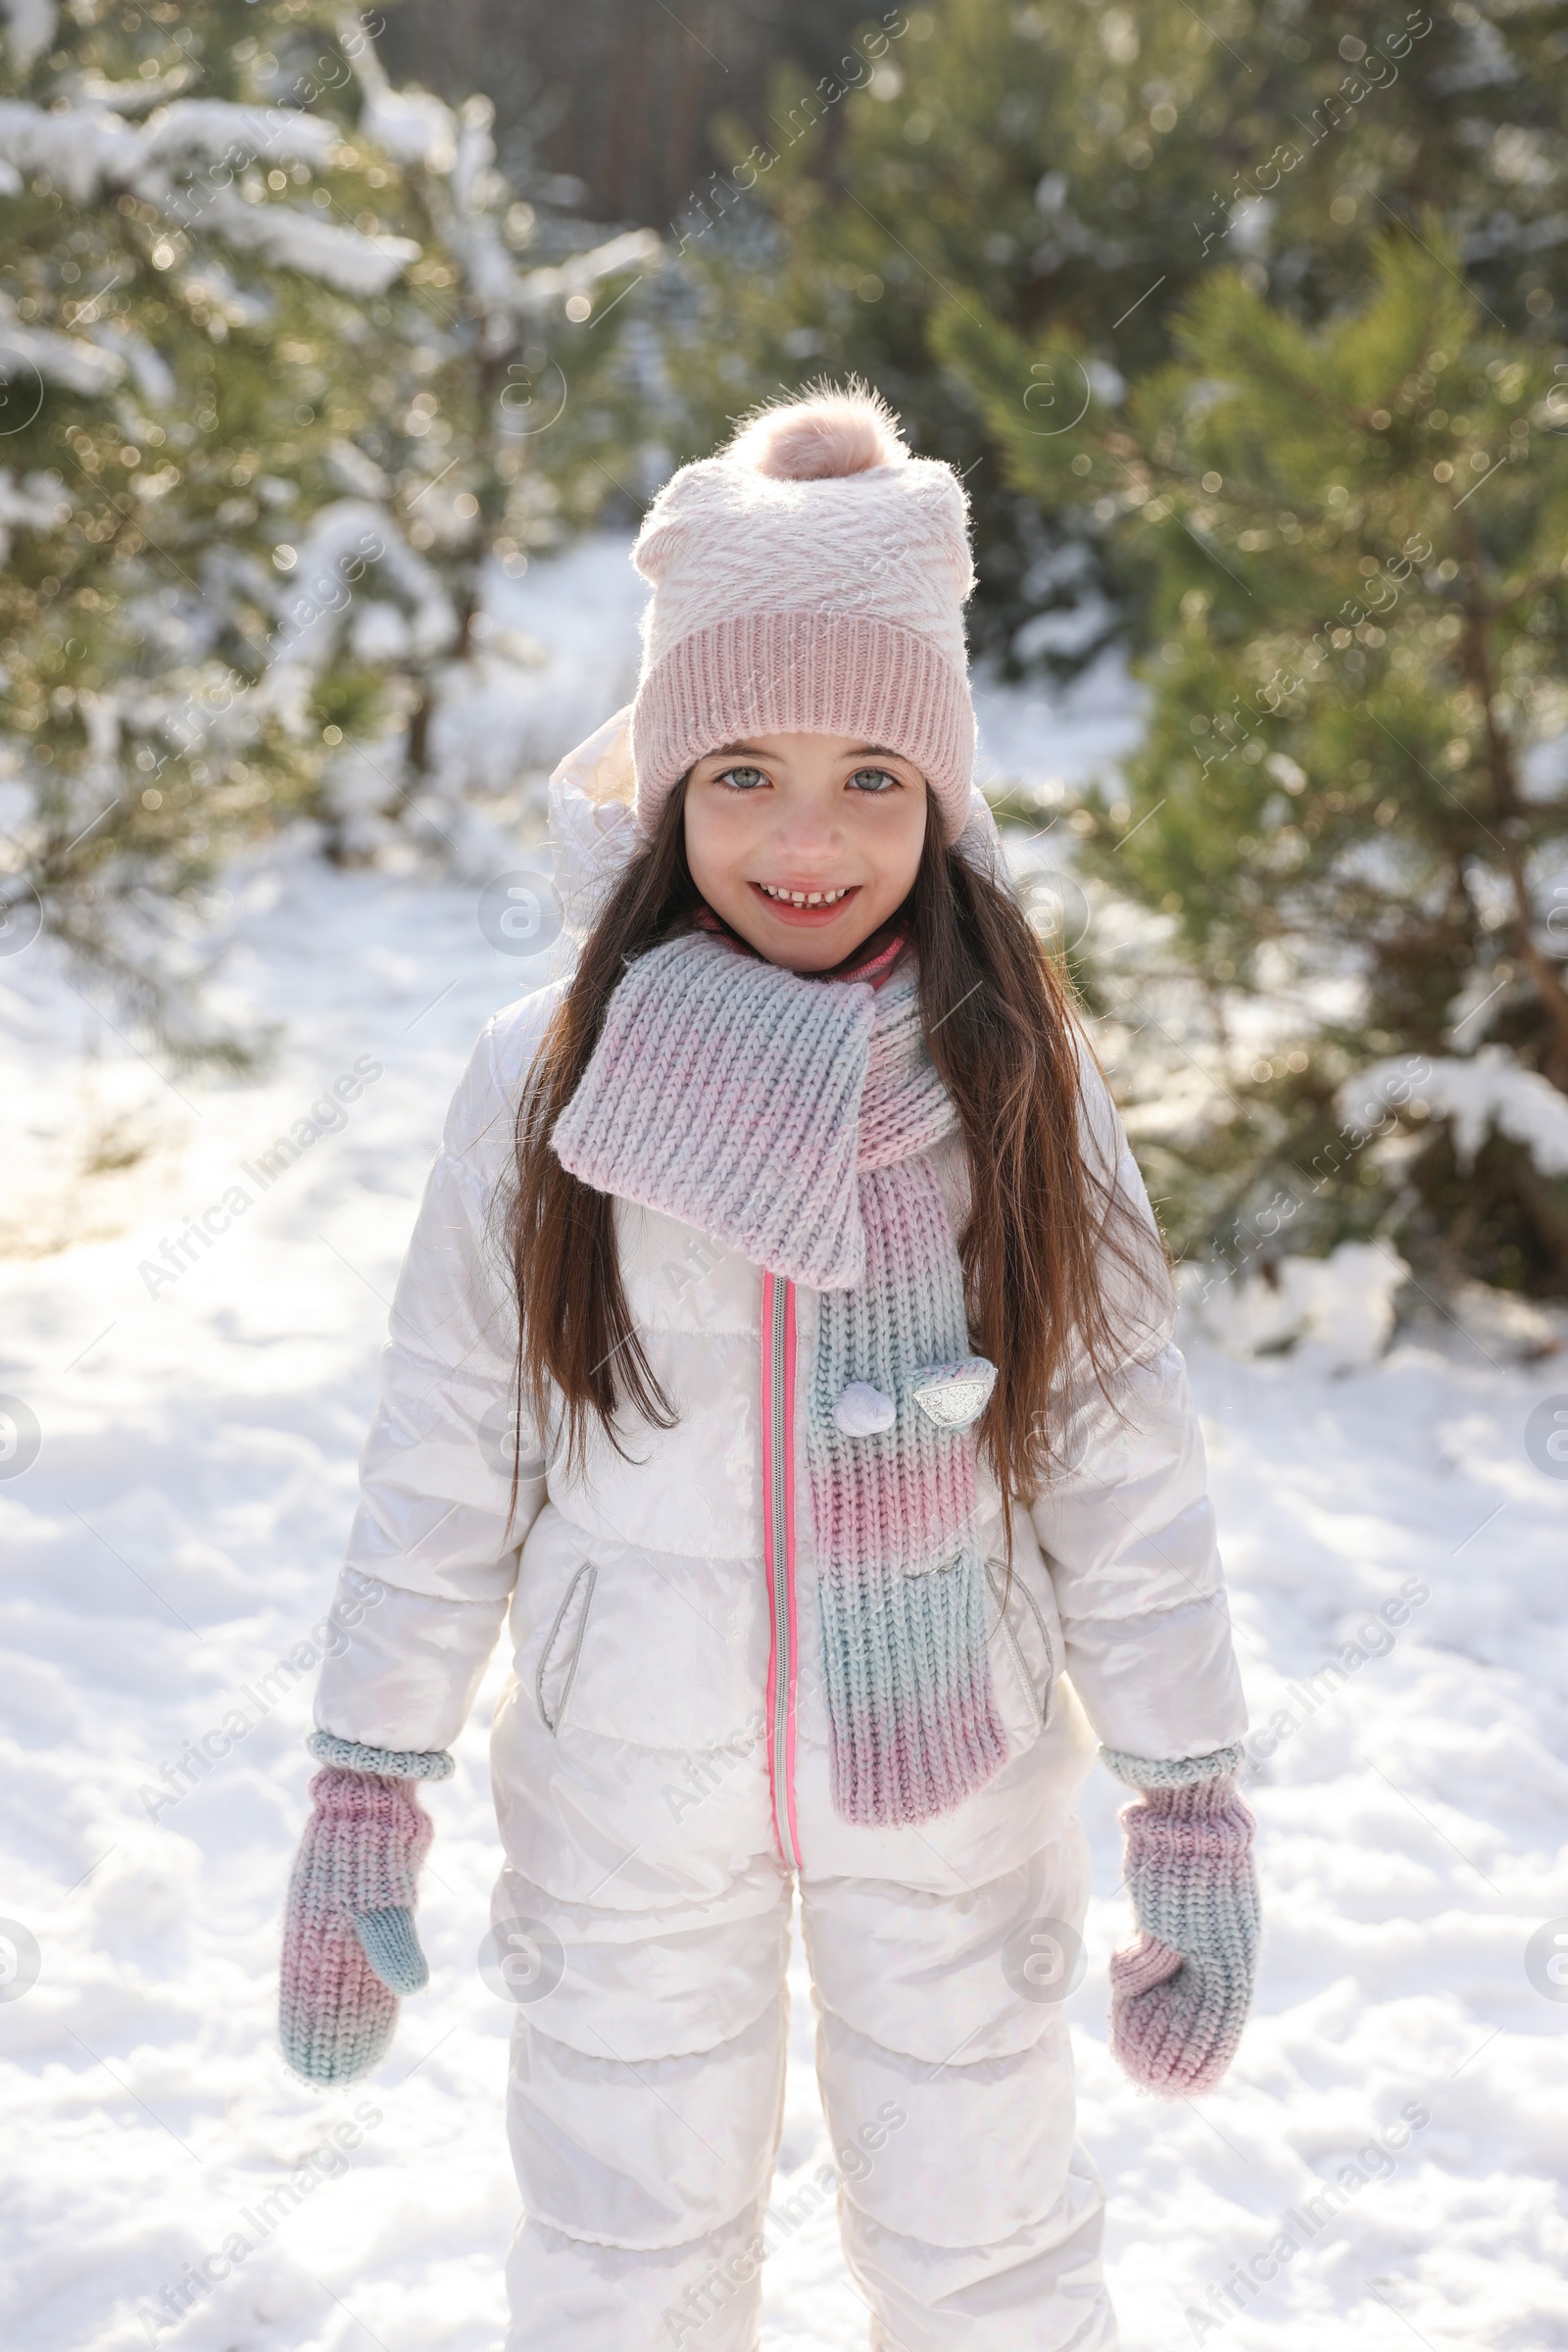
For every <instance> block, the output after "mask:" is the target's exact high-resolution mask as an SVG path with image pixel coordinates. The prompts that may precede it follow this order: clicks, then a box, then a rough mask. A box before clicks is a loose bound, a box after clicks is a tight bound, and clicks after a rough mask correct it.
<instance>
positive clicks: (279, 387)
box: [0, 0, 651, 1042]
mask: <svg viewBox="0 0 1568 2352" xmlns="http://www.w3.org/2000/svg"><path fill="white" fill-rule="evenodd" d="M378 21H379V20H375V19H373V18H369V17H367V18H362V19H360V20H357V21H354V22H345V21H344V20H343V19H342V18H341V17H340V14H339V12H338V11H337V9H336V8H335V7H334V6H332V5H330V0H206V4H205V5H204V6H203V7H202V8H201V9H199V10H194V11H192V10H186V9H181V8H180V7H178V6H176V5H174V4H173V0H155V4H154V5H151V6H146V5H140V4H132V0H80V4H79V5H78V6H77V7H76V8H75V9H74V10H73V12H72V13H71V14H70V15H68V16H67V17H65V18H63V19H62V20H60V23H59V25H58V28H57V27H56V26H55V25H54V24H53V22H52V14H51V11H50V10H49V9H48V8H47V6H45V5H38V6H33V7H29V8H27V9H25V10H20V11H18V12H15V13H14V14H13V16H12V19H11V29H10V33H9V37H8V39H7V43H6V49H5V59H4V65H5V84H4V87H5V94H6V96H7V97H8V99H9V100H10V103H8V104H7V105H6V106H5V107H4V109H3V111H0V252H3V254H4V257H5V258H4V260H3V262H0V391H3V399H4V405H3V408H0V531H3V532H4V534H5V536H6V540H7V554H8V558H9V561H8V562H7V564H6V567H5V574H4V578H3V580H0V664H3V666H0V761H3V762H4V766H5V784H6V798H7V801H8V803H9V813H10V816H11V822H10V824H9V825H8V828H7V830H8V834H9V836H10V839H11V843H12V845H13V846H12V851H11V861H10V863H9V866H8V868H7V870H6V872H5V874H4V876H3V877H0V949H6V950H10V951H13V952H14V951H15V950H16V949H18V948H19V947H25V945H26V944H27V942H28V941H29V940H30V939H31V938H32V937H33V936H35V935H36V932H37V930H38V928H39V927H40V925H47V926H48V927H49V928H50V929H52V930H53V931H54V932H55V933H56V934H57V935H59V936H60V937H62V938H63V939H64V940H65V941H67V942H68V943H69V944H70V945H71V946H72V947H73V949H75V950H77V951H78V952H79V953H80V954H81V955H83V956H87V957H88V958H90V959H91V960H92V961H94V962H95V963H97V964H98V965H100V966H103V967H107V968H109V969H110V970H112V971H113V972H114V973H115V975H116V976H117V978H118V980H119V982H120V983H121V985H122V987H123V990H124V991H125V992H126V993H127V994H128V995H129V997H130V998H131V999H132V1000H133V1001H135V1002H136V1003H138V1004H139V1005H140V1006H141V1008H142V1010H143V1011H144V1012H146V1013H147V1014H149V1015H150V1016H151V1017H153V1018H154V1019H155V1020H156V1021H157V1022H158V1024H159V1025H160V1026H161V1027H162V1029H163V1031H164V1033H165V1035H166V1037H169V1038H170V1039H171V1040H172V1041H173V1042H178V1038H179V1036H180V1034H181V1032H182V1029H183V1028H187V1027H188V1025H189V1024H188V1018H187V1012H186V1008H185V1007H183V1006H182V1005H181V1002H180V994H179V990H178V987H177V986H176V985H175V983H176V982H177V978H178V963H179V957H178V956H177V955H174V954H172V934H173V933H174V932H175V931H176V930H178V928H179V926H180V920H181V918H180V915H179V912H178V909H179V908H180V907H181V906H182V904H184V903H185V902H190V901H199V900H200V896H201V894H202V892H203V891H204V890H205V889H206V888H207V886H209V885H210V884H211V882H212V881H213V879H214V878H215V876H216V874H217V872H218V869H219V866H220V863H221V860H222V859H223V858H225V857H227V856H228V855H230V854H232V852H233V851H234V849H235V848H236V847H237V846H238V845H239V844H240V843H242V842H243V841H244V840H246V839H247V838H255V837H257V836H259V835H261V834H264V833H266V832H268V831H269V830H270V829H271V828H273V827H275V826H276V825H277V824H278V823H280V822H281V821H283V820H285V819H286V818H288V817H289V816H290V815H291V814H294V813H297V812H301V811H310V812H313V813H315V812H322V813H325V814H327V815H328V816H329V817H330V816H332V814H333V809H334V794H333V790H332V781H331V776H330V773H329V771H330V770H331V768H332V767H333V766H334V765H335V763H336V762H337V761H338V760H341V759H342V757H343V756H344V753H345V751H346V749H347V748H348V747H350V746H352V745H353V744H354V743H356V742H359V743H360V744H362V745H363V746H365V747H367V754H368V756H369V757H372V758H374V759H376V760H377V763H378V764H381V763H382V758H381V756H382V755H383V754H385V747H386V745H387V743H388V742H390V743H391V746H392V750H391V753H390V755H389V757H390V760H391V772H390V775H389V776H388V779H387V781H386V784H385V790H384V792H383V793H382V795H381V797H382V798H383V799H384V800H385V801H386V802H387V804H388V805H390V806H393V807H397V806H399V805H400V804H401V803H402V802H404V801H406V799H407V790H408V787H407V779H406V777H405V775H404V773H403V755H402V747H401V744H400V742H399V733H400V729H401V728H403V726H404V724H405V722H406V721H407V720H408V718H409V717H410V716H411V714H412V717H413V719H414V724H415V732H416V735H417V729H418V727H419V725H420V724H421V723H422V722H421V720H420V717H419V714H420V712H421V711H426V712H427V711H428V710H429V708H430V707H431V703H432V699H433V687H432V672H433V665H434V664H435V663H436V662H438V661H442V660H445V661H446V662H449V663H450V662H452V660H453V659H454V658H455V659H456V661H457V662H458V665H459V668H460V670H461V665H462V662H463V660H464V657H465V655H466V653H467V652H469V651H470V650H471V647H472V642H473V637H474V617H475V613H476V610H477V595H478V570H479V565H480V564H481V562H482V561H483V560H484V559H485V558H486V557H487V556H488V555H489V554H491V553H492V552H498V553H499V554H500V555H501V556H502V557H503V558H509V559H511V560H520V551H521V548H522V546H523V544H524V543H525V542H526V540H527V539H528V538H529V536H530V535H535V536H537V535H538V534H539V533H540V532H542V531H546V530H548V529H550V528H553V527H555V523H554V510H555V509H557V508H565V509H566V510H567V511H569V510H570V507H571V505H572V501H573V497H574V495H576V503H577V505H578V506H579V507H581V506H583V505H585V504H586V501H585V500H584V499H583V498H582V497H581V496H580V495H577V494H575V493H574V488H573V471H572V468H573V466H574V465H575V466H577V467H578V468H579V469H583V470H585V469H587V461H586V457H585V455H584V453H585V452H586V451H588V450H591V449H592V448H593V447H596V446H598V445H599V443H600V442H602V441H603V440H604V439H605V436H606V431H607V428H606V424H605V418H604V415H603V413H602V412H603V408H604V403H603V401H602V399H600V397H599V395H598V391H597V382H598V377H599V376H603V375H605V374H606V373H607V372H608V373H609V374H610V375H611V376H613V368H608V369H607V365H606V361H605V359H604V358H603V357H602V356H601V355H600V352H599V350H598V349H596V350H595V353H594V359H593V365H592V366H591V367H589V368H586V369H585V368H581V367H578V366H577V365H576V363H575V359H574V362H573V367H574V375H575V377H576V379H577V382H578V387H579V390H580V391H581V393H582V395H583V396H582V397H580V398H579V399H578V401H577V403H576V404H575V407H574V409H573V410H572V412H571V416H570V422H569V425H567V426H566V427H565V428H564V429H563V430H562V431H560V432H559V433H558V434H556V435H554V436H552V437H550V439H548V440H546V439H543V438H541V437H540V436H538V435H537V434H534V435H532V436H529V435H528V434H526V433H524V434H523V435H520V436H517V437H516V440H515V443H514V457H513V462H512V463H511V464H510V466H509V463H508V446H507V443H508V435H509V433H511V431H512V428H513V426H514V423H515V417H516V416H517V414H518V413H519V410H520V412H521V414H522V416H523V417H524V420H525V421H526V420H527V415H528V412H527V408H526V405H525V403H526V401H527V400H528V399H529V398H531V397H532V395H531V394H528V393H524V397H523V401H521V402H519V401H518V399H517V397H516V387H517V386H518V385H519V384H520V383H521V382H522V380H523V372H522V371H523V369H524V368H531V369H532V375H531V376H530V377H529V379H528V380H529V381H530V382H535V381H536V380H537V378H539V377H540V376H544V375H548V374H549V372H550V368H551V364H552V363H551V346H552V343H553V342H554V341H555V340H556V339H558V338H559V337H561V336H563V335H570V334H573V333H584V332H587V333H592V332H594V331H595V329H596V328H597V314H596V313H595V310H594V292H593V290H594V289H597V288H598V287H599V286H600V285H601V284H602V282H603V281H604V279H605V278H606V276H607V274H614V273H616V272H619V273H620V277H621V281H622V282H629V275H628V272H629V270H630V269H631V268H632V266H633V265H635V263H636V262H637V261H638V260H639V258H640V259H641V260H642V261H643V262H644V263H645V264H646V262H647V261H648V260H649V259H650V258H651V257H650V254H649V250H648V248H649V240H647V239H646V238H644V239H642V240H640V241H636V242H635V243H634V244H633V245H628V244H627V243H625V242H624V241H623V242H622V243H621V244H620V245H619V246H616V245H614V243H613V242H612V246H611V248H610V250H609V251H608V252H607V251H606V250H604V249H603V248H601V249H600V250H598V251H596V252H588V253H579V252H575V251H573V250H572V246H573V243H574V242H577V243H580V242H581V241H582V240H581V238H580V237H579V238H574V237H573V234H572V232H571V231H570V230H569V229H568V230H567V231H565V232H557V237H556V243H557V246H558V248H559V255H558V258H556V259H555V260H553V261H549V262H546V263H544V264H543V266H541V267H538V268H533V269H530V270H518V269H517V268H515V266H514V264H513V261H512V258H511V254H510V251H509V249H508V246H507V243H506V233H505V232H506V224H508V223H509V222H510V225H511V231H512V236H513V239H514V241H515V243H517V244H519V245H524V244H527V243H528V242H530V240H539V239H541V238H542V235H543V230H544V224H543V223H541V222H535V221H532V220H530V219H529V218H528V217H527V208H525V207H518V206H516V205H515V203H514V202H513V199H512V195H511V191H510V190H509V189H508V188H507V187H506V185H505V183H504V182H503V181H502V180H501V178H500V175H499V174H498V173H496V172H494V170H493V166H492V164H491V161H490V158H489V155H488V153H487V138H486V130H485V123H484V102H482V101H481V102H480V103H479V104H478V105H477V106H470V108H469V109H468V111H467V114H466V118H465V119H464V121H463V122H462V123H461V124H460V123H458V122H457V121H456V120H455V119H454V117H453V116H452V115H451V113H450V112H449V110H448V109H447V108H445V107H444V106H443V105H441V104H440V102H439V101H436V100H434V99H431V98H429V97H427V96H425V95H424V94H423V93H418V92H416V93H399V92H396V91H393V90H390V89H389V88H388V87H387V85H386V82H385V79H384V76H382V75H380V74H379V73H378V71H377V68H376V65H375V61H374V55H373V49H372V45H371V43H372V35H373V30H374V26H375V24H376V23H377V22H378ZM57 43H58V45H56V44H57ZM585 313H586V315H585ZM599 343H600V345H601V346H603V349H604V351H606V352H608V351H609V349H610V337H609V336H603V335H602V336H600V337H599ZM596 370H597V371H598V374H597V375H596ZM556 374H557V375H559V374H560V368H559V366H557V368H556ZM432 385H433V386H434V387H435V389H434V390H433V391H432V389H431V387H432ZM454 418H456V419H457V420H458V421H457V424H456V427H455V425H454V422H453V421H452V419H454ZM389 420H391V421H390V422H389ZM455 429H456V430H457V431H458V432H459V434H460V435H461V438H460V440H459V444H458V446H457V447H456V448H451V447H448V448H445V449H442V448H440V443H441V442H442V440H443V438H444V437H446V436H449V435H451V434H452V433H453V432H454V430H455ZM596 436H597V439H596ZM518 442H520V445H521V446H523V447H525V448H526V449H527V450H528V451H529V453H530V458H531V463H530V465H529V466H527V467H526V468H525V467H524V466H522V465H521V464H519V463H517V462H516V460H515V447H516V445H517V443H518ZM558 451H559V452H560V453H561V454H560V456H559V458H556V459H555V465H554V471H555V472H556V473H557V474H558V475H559V476H561V477H564V483H565V488H564V491H563V490H561V489H559V488H557V487H555V486H553V484H552V483H551V480H550V472H551V460H552V458H554V457H555V453H556V452H558ZM539 453H543V455H544V459H545V463H544V464H541V463H540V462H539ZM443 474H444V476H445V479H444V480H443V479H442V476H443ZM426 530H428V538H427V539H423V533H424V532H425V531H426ZM421 540H422V541H423V543H422V545H421ZM367 604H368V605H369V606H371V607H373V608H374V611H373V612H372V613H371V614H370V625H369V626H368V627H360V626H359V625H358V623H359V622H360V621H361V620H363V619H364V614H363V613H356V608H357V607H361V606H365V605H367ZM410 614H412V615H413V616H414V622H415V625H414V626H412V627H410V626H409V625H408V622H407V616H408V615H410ZM394 622H396V623H397V624H398V626H397V627H396V628H394V627H393V626H392V623H394ZM377 628H379V636H378V635H377ZM416 754H417V742H416ZM414 767H415V769H416V771H417V770H418V768H419V759H418V757H417V756H416V759H415V761H414ZM377 789H378V791H379V790H380V787H379V786H378V788H377Z"/></svg>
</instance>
